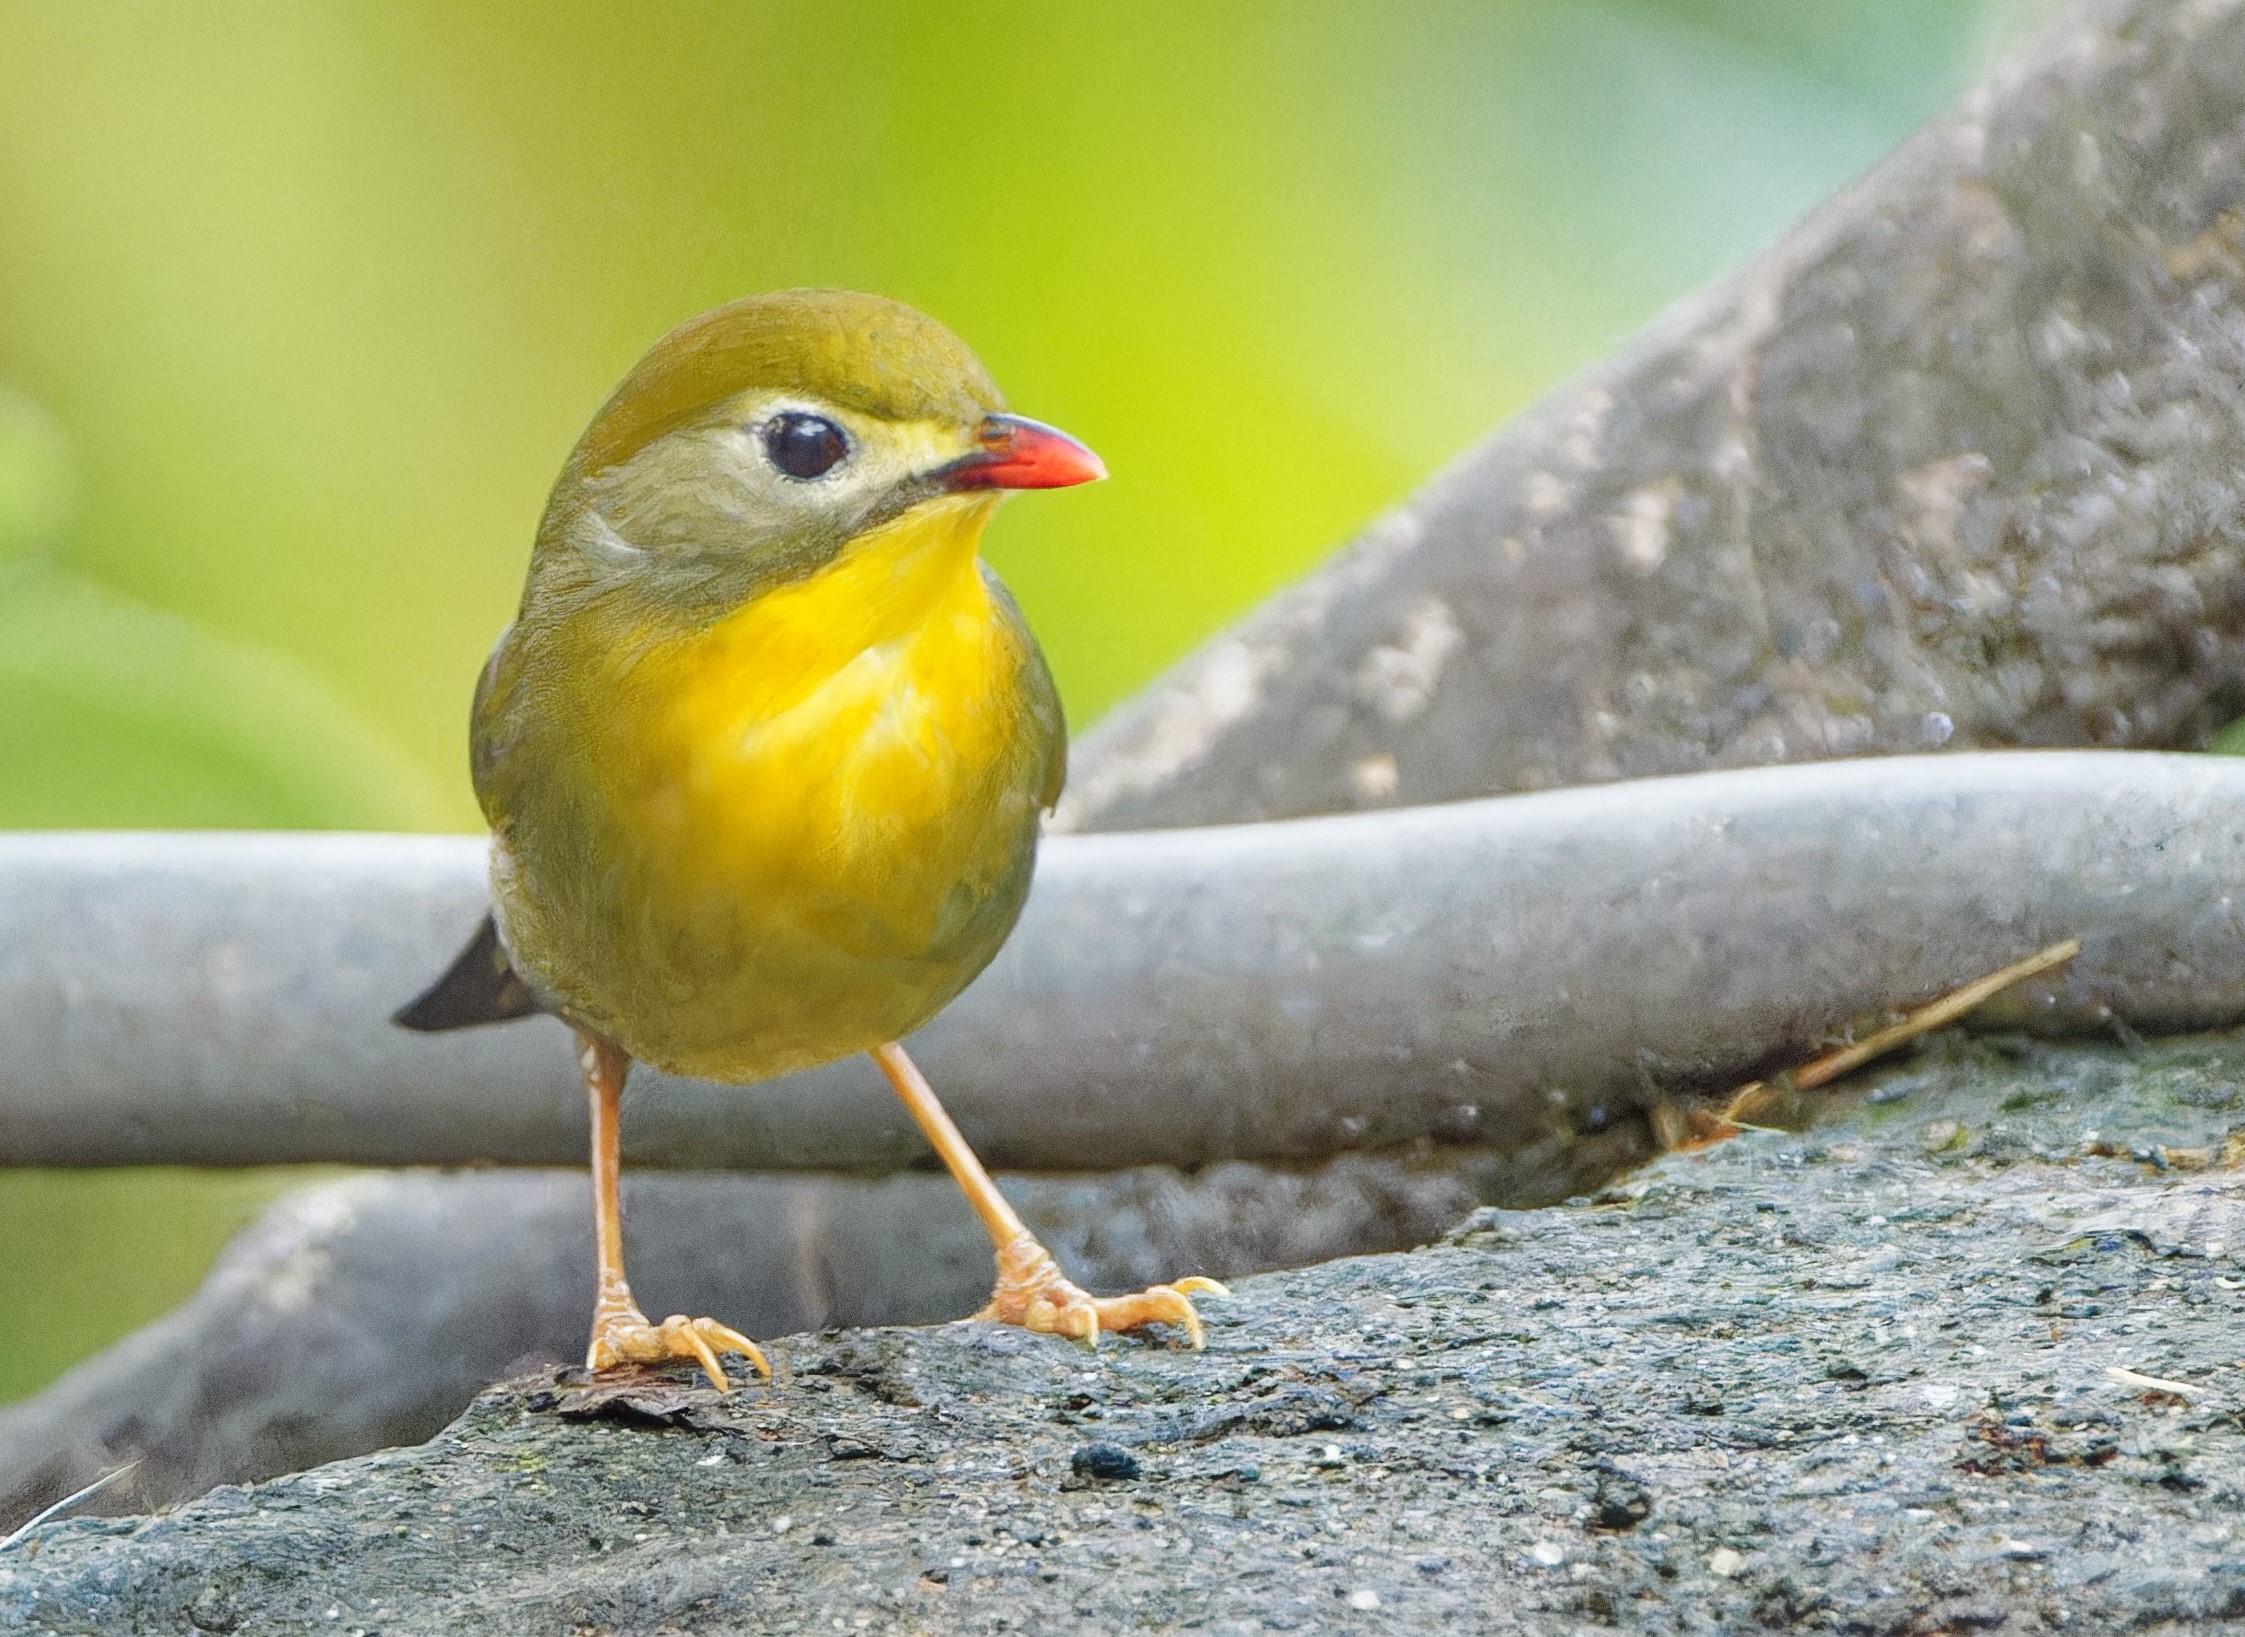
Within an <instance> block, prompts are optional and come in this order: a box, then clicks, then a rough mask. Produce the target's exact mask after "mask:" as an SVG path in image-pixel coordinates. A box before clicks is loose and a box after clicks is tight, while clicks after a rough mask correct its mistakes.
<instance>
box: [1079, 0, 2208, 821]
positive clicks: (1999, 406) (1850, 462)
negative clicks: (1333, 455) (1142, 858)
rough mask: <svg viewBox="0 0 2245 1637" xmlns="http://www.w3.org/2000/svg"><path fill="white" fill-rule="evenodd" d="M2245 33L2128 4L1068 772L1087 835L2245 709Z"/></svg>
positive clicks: (1840, 200)
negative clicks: (2244, 211) (2243, 196)
mask: <svg viewBox="0 0 2245 1637" xmlns="http://www.w3.org/2000/svg"><path fill="white" fill-rule="evenodd" d="M2241 175H2245V11H2241V10H2240V9H2239V8H2238V7H2237V6H2235V5H2231V4H2227V3H2204V4H2202V3H2188V4H2185V3H2179V0H2178V3H2169V0H2113V3H2101V4H2090V5H2085V6H2083V7H2081V8H2080V9H2078V10H2077V11H2075V12H2073V13H2071V14H2070V15H2069V20H2068V21H2067V22H2066V23H2064V24H2063V25H2062V26H2060V27H2059V28H2057V29H2056V30H2055V31H2054V32H2053V33H2052V34H2051V35H2050V36H2049V37H2048V39H2047V40H2046V41H2045V42H2044V43H2043V44H2042V45H2041V46H2040V47H2039V48H2037V49H2035V50H2034V51H2032V52H2031V53H2030V54H2029V55H2028V56H2026V57H2025V58H2023V59H2022V60H2020V61H2019V62H2017V63H2015V64H2014V65H2012V66H2011V67H2010V68H2009V69H2008V70H2006V71H2004V72H2003V73H2001V74H1999V75H1998V76H1997V77H1996V78H1995V79H1994V80H1993V81H1991V82H1990V83H1989V84H1987V85H1985V86H1983V87H1982V88H1981V89H1980V90H1978V91H1976V92H1974V93H1973V94H1972V95H1971V96H1969V97H1968V98H1966V99H1965V101H1964V103H1963V104H1962V105H1961V106H1960V107H1959V108H1958V109H1957V110H1956V111H1955V112H1953V113H1952V114H1949V115H1947V116H1945V117H1943V118H1940V119H1936V120H1934V121H1932V122H1931V123H1929V124H1928V125H1926V126H1925V127H1924V128H1922V129H1921V130H1920V131H1919V132H1918V133H1917V135H1915V136H1914V137H1912V138H1911V139H1910V140H1909V141H1908V142H1906V143H1904V144H1903V146H1902V147H1901V148H1900V149H1898V150H1897V151H1896V152H1895V153H1894V154H1893V155H1892V156H1890V157H1889V158H1888V159H1886V160H1885V161H1883V162H1882V163H1881V164H1879V165H1878V166H1877V167H1876V168H1874V169H1873V170H1872V171H1871V172H1870V173H1869V174H1868V175H1866V176H1865V177H1864V178H1863V179H1862V180H1860V181H1859V182H1857V183H1856V184H1855V185H1853V186H1852V187H1849V188H1847V189H1845V190H1844V191H1842V192H1841V193H1840V194H1839V195H1838V196H1836V197H1835V198H1833V199H1832V200H1831V201H1830V202H1829V203H1827V204H1826V205H1824V206H1823V207H1822V208H1821V209H1819V210H1817V211H1816V212H1814V213H1813V214H1812V215H1810V216H1809V217H1808V218H1807V219H1805V220H1804V221H1803V222H1801V223H1800V224H1799V225H1798V226H1797V227H1796V228H1794V229H1793V230H1792V231H1791V232H1790V233H1788V234H1787V235H1786V236H1785V237H1784V238H1783V239H1782V240H1780V241H1779V242H1778V243H1777V244H1776V245H1774V246H1773V247H1772V248H1771V249H1769V250H1768V251H1767V252H1765V253H1764V254H1762V255H1761V256H1759V257H1757V258H1756V259H1755V260H1754V261H1753V262H1752V263H1751V264H1749V265H1748V266H1747V267H1746V268H1745V269H1744V270H1743V271H1742V272H1740V273H1739V274H1738V275H1737V276H1736V277H1734V278H1732V279H1730V280H1728V281H1726V282H1724V283H1723V284H1720V285H1718V286H1717V287H1715V288H1714V289H1712V290H1710V291H1708V292H1707V293H1705V294H1704V295H1701V296H1698V297H1695V298H1693V299H1691V300H1689V301H1686V302H1684V303H1683V304H1681V305H1680V306H1678V307H1677V308H1675V309H1674V310H1672V311H1671V312H1669V313H1668V314H1666V315H1665V316H1664V317H1662V318H1661V319H1660V320H1659V321H1658V322H1656V323H1655V324H1653V325H1652V326H1651V327H1650V328H1649V329H1648V330H1646V331H1645V332H1644V333H1643V334H1641V335H1640V336H1638V337H1637V338H1636V339H1635V340H1633V341H1632V342H1631V343H1629V344H1628V345H1627V346H1626V347H1624V348H1623V349H1622V350H1621V351H1620V352H1619V353H1618V354H1617V355H1616V356H1615V357H1614V358H1613V359H1612V360H1611V361H1609V362H1607V363H1605V364H1603V365H1601V366H1599V367H1597V368H1594V369H1592V370H1591V371H1589V372H1588V373H1587V374H1585V375H1584V376H1582V377H1580V378H1579V379H1577V380H1576V381H1574V382H1573V383H1571V384H1570V385H1568V386H1566V387H1564V388H1562V389H1561V390H1559V391H1558V392H1556V393H1555V394H1553V395H1552V396H1551V397H1550V398H1549V399H1547V400H1546V401H1544V402H1543V403H1542V404H1540V405H1539V406H1537V407H1536V408H1535V409H1533V410H1532V411H1531V412H1529V413H1528V414H1526V415H1523V416H1522V417H1520V418H1519V419H1518V420H1516V421H1514V422H1512V423H1511V424H1510V425H1508V426H1506V427H1504V428H1503V429H1502V430H1501V431H1499V432H1497V433H1496V434H1495V435H1494V436H1492V437H1491V438H1490V439H1489V440H1488V441H1487V442H1486V443H1484V444H1483V445H1482V446H1481V447H1480V448H1479V449H1477V450H1475V451H1474V452H1473V453H1471V454H1469V455H1467V456H1466V457H1465V458H1464V459H1463V460H1461V461H1460V462H1458V463H1457V464H1456V465H1455V466H1453V467H1452V468H1450V469H1449V470H1448V471H1446V472H1444V473H1442V474H1441V475H1440V476H1438V477H1437V478H1435V479H1434V480H1433V481H1432V482H1430V483H1429V484H1427V485H1426V486H1425V487H1424V488H1423V489H1421V490H1420V491H1419V492H1418V493H1417V494H1416V495H1414V496H1413V497H1412V498H1411V499H1410V500H1408V501H1407V502H1405V503H1404V504H1403V505H1402V506H1401V507H1400V508H1398V509H1397V510H1396V511H1395V512H1394V513H1392V514H1391V515H1389V516H1388V517H1386V518H1384V519H1382V520H1381V521H1380V522H1378V523H1377V524H1375V525H1374V526H1373V527H1372V528H1371V529H1370V530H1368V531H1367V532H1366V533H1365V535H1364V536H1363V538H1362V539H1360V540H1358V541H1357V542H1356V543H1355V544H1353V545H1351V546H1350V547H1349V548H1348V549H1347V550H1345V551H1344V552H1342V553H1341V554H1340V555H1339V556H1338V557H1337V558H1335V559H1334V561H1333V562H1332V563H1331V564H1330V565H1329V566H1327V567H1326V568H1324V569H1322V570H1321V571H1319V572H1318V573H1315V574H1313V575H1311V576H1310V577H1309V578H1307V579H1306V580H1304V581H1302V582H1300V583H1299V584H1297V585H1295V586H1293V587H1291V588H1289V589H1288V590H1286V591H1285V592H1283V593H1281V594H1280V595H1278V596H1276V597H1274V598H1273V599H1272V600H1271V601H1270V602H1268V603H1267V604H1265V605H1264V606H1263V607H1262V608H1260V609H1258V610H1257V611H1256V612H1254V613H1252V614H1250V615H1249V616H1248V617H1247V618H1246V619H1245V620H1243V621H1241V622H1240V623H1239V624H1238V625H1236V626H1235V627H1233V628H1232V629H1231V630H1229V631H1227V632H1225V633H1223V634H1222V635H1220V636H1218V637H1216V638H1215V639H1213V640H1212V641H1210V642H1209V643H1208V644H1207V645H1206V646H1205V647H1203V648H1202V649H1201V650H1200V651H1199V652H1198V653H1196V654H1194V655H1193V656H1192V657H1191V658H1189V659H1187V660H1186V661H1185V662H1184V663H1183V664H1182V665H1180V666H1179V667H1178V668H1177V669H1176V670H1174V671H1173V672H1171V673H1170V674H1169V675H1168V676H1167V677H1165V678H1163V679H1162V680H1161V681H1160V682H1158V683H1157V684H1156V685H1155V686H1153V687H1152V688H1150V689H1148V690H1147V691H1145V692H1144V693H1142V694H1140V695H1139V696H1137V697H1136V698H1135V699H1133V700H1132V701H1131V702H1130V703H1129V704H1127V705H1126V706H1124V707H1122V708H1121V709H1119V710H1117V711H1116V712H1115V713H1114V714H1113V715H1112V716H1111V717H1110V718H1108V719H1107V721H1105V722H1104V723H1102V724H1101V725H1100V726H1099V727H1098V729H1097V730H1095V731H1094V732H1093V733H1091V734H1090V735H1089V736H1088V737H1086V738H1085V739H1084V740H1083V741H1082V742H1081V743H1080V744H1079V745H1078V746H1077V749H1076V753H1075V756H1074V758H1073V762H1072V765H1071V769H1070V779H1069V791H1068V795H1067V797H1066V799H1065V802H1064V804H1063V807H1062V810H1061V815H1060V818H1061V822H1062V824H1063V825H1067V826H1073V827H1076V828H1083V829H1128V828H1138V827H1143V826H1149V825H1182V824H1205V823H1212V822H1217V821H1226V820H1235V819H1249V818H1271V817H1282V816H1290V815H1295V814H1301V813H1313V812H1330V811H1342V810H1347V809H1350V808H1357V807H1380V806H1398V805H1406V804H1410V803H1417V802H1429V801H1449V800H1454V799H1457V798H1459V797H1465V796H1478V795H1488V794H1493V793H1497V792H1502V791H1511V790H1532V789H1541V788H1544V787H1547V786H1553V785H1573V784H1584V783H1591V782H1596V781H1603V780H1609V779H1616V778H1624V777H1631V776H1636V775H1643V774H1654V773H1671V772H1686V771H1692V770H1697V769H1701V768H1709V767H1731V766H1740V765H1745V764H1760V763H1771V762H1786V761H1802V760H1819V759H1823V758H1828V757H1834V756H1849V755H1862V754H1870V753H1894V752H1899V751H1922V750H1934V749H1942V748H1966V747H1979V748H2000V747H2006V746H2017V745H2033V746H2041V745H2109V746H2136V747H2147V746H2150V747H2165V748H2174V749H2195V748H2198V747H2199V746H2201V745H2202V744H2204V743H2205V741H2206V738H2207V736H2208V735H2209V734H2210V733H2211V732H2212V731H2214V730H2215V729H2217V728H2219V727H2220V726H2222V725H2223V724H2224V723H2225V722H2227V721H2229V720H2231V719H2232V718H2234V717H2236V716H2238V715H2240V714H2241V713H2245V515H2241V506H2245V484H2241V482H2240V477H2239V474H2240V473H2241V472H2245V400H2241V399H2240V397H2239V395H2238V392H2237V381H2238V378H2239V376H2240V374H2241V373H2245V340H2241V337H2245V230H2241V229H2240V227H2239V223H2240V220H2241V219H2245V218H2241V217H2240V214H2239V205H2240V202H2241V201H2240V195H2239V184H2238V181H2237V179H2238V177H2240V176H2241Z"/></svg>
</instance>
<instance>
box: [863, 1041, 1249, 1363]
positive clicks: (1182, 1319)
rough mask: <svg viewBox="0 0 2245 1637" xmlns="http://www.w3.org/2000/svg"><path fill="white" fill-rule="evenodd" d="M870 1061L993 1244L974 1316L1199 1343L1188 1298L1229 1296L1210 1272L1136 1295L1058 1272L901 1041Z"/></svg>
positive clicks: (1052, 1329) (1093, 1334) (1093, 1337)
mask: <svg viewBox="0 0 2245 1637" xmlns="http://www.w3.org/2000/svg"><path fill="white" fill-rule="evenodd" d="M873 1061H874V1062H876V1063H878V1064H879V1065H880V1066H881V1072H882V1073H883V1074H885V1075H887V1076H888V1081H889V1084H890V1086H891V1087H893V1088H894V1089H895V1091H896V1094H897V1096H898V1097H900V1098H902V1099H903V1101H904V1106H905V1107H906V1108H907V1109H909V1110H911V1112H912V1118H913V1120H914V1121H915V1122H917V1123H918V1125H919V1127H920V1131H921V1134H922V1135H924V1136H925V1137H926V1138H927V1139H928V1145H929V1146H930V1147H932V1148H933V1149H934V1150H935V1151H936V1154H937V1155H938V1156H939V1157H940V1158H941V1159H942V1161H943V1163H944V1165H945V1166H946V1167H947V1168H948V1169H949V1170H950V1172H951V1176H952V1178H953V1180H954V1181H956V1182H957V1183H958V1184H959V1191H960V1192H961V1193H963V1194H965V1195H966V1196H967V1203H968V1204H969V1205H971V1206H973V1207H974V1214H975V1215H976V1216H978V1217H980V1218H981V1219H982V1226H983V1228H984V1230H985V1231H986V1232H988V1234H989V1235H990V1243H991V1244H992V1245H993V1246H994V1247H996V1249H997V1253H998V1283H997V1287H996V1288H995V1289H994V1290H992V1291H991V1292H990V1305H989V1306H987V1307H985V1308H984V1309H983V1310H982V1311H981V1312H979V1313H977V1314H976V1315H975V1317H976V1318H978V1319H995V1320H997V1321H998V1322H999V1323H1000V1324H1018V1325H1020V1326H1022V1327H1023V1328H1024V1329H1028V1330H1041V1331H1044V1332H1046V1333H1048V1334H1051V1335H1060V1336H1073V1337H1075V1338H1076V1339H1077V1340H1078V1341H1084V1342H1090V1343H1092V1344H1093V1345H1095V1346H1096V1345H1097V1344H1098V1341H1099V1333H1100V1332H1101V1331H1103V1330H1136V1329H1137V1328H1138V1327H1139V1326H1141V1325H1147V1324H1174V1325H1178V1326H1180V1327H1182V1328H1183V1330H1184V1332H1185V1334H1186V1335H1188V1336H1190V1337H1191V1338H1192V1342H1193V1346H1194V1347H1196V1348H1198V1347H1199V1346H1200V1345H1201V1342H1202V1338H1201V1327H1200V1315H1199V1314H1198V1313H1196V1312H1194V1311H1193V1303H1192V1298H1193V1297H1195V1296H1229V1295H1230V1294H1231V1292H1230V1291H1228V1290H1226V1289H1225V1288H1224V1287H1223V1286H1222V1285H1220V1284H1218V1283H1217V1282H1216V1281H1215V1280H1214V1279H1204V1278H1201V1277H1199V1276H1198V1275H1195V1276H1194V1277H1192V1278H1189V1279H1179V1280H1178V1281H1177V1282H1176V1283H1175V1284H1168V1285H1154V1286H1152V1287H1151V1288H1149V1289H1146V1290H1141V1291H1139V1292H1138V1293H1137V1294H1136V1295H1133V1296H1094V1295H1092V1294H1091V1293H1090V1292H1089V1291H1087V1290H1084V1289H1083V1288H1082V1287H1080V1286H1078V1285H1076V1284H1073V1283H1071V1282H1070V1281H1069V1280H1068V1279H1067V1278H1066V1276H1064V1275H1063V1274H1062V1273H1061V1271H1060V1267H1059V1264H1058V1263H1056V1262H1054V1261H1053V1259H1052V1253H1051V1252H1050V1251H1048V1250H1046V1249H1045V1248H1044V1246H1042V1245H1040V1244H1038V1243H1037V1239H1036V1236H1035V1235H1034V1234H1032V1233H1031V1232H1030V1231H1029V1230H1028V1229H1027V1228H1026V1227H1024V1226H1023V1225H1022V1221H1021V1218H1020V1217H1019V1216H1018V1215H1016V1214H1015V1212H1014V1208H1013V1206H1012V1205H1010V1204H1008V1203H1007V1201H1006V1196H1005V1195H1003V1194H1001V1193H999V1192H998V1189H997V1185H996V1184H995V1183H993V1182H992V1181H991V1180H990V1173H989V1172H987V1171H985V1170H984V1169H983V1168H982V1162H981V1161H980V1160H978V1159H976V1158H975V1157H974V1150H973V1149H971V1148H969V1147H968V1146H967V1142H966V1139H965V1138H964V1137H962V1136H960V1135H959V1128H958V1127H957V1126H955V1125H953V1124H952V1123H951V1116H950V1115H948V1114H946V1113H945V1112H944V1111H943V1105H942V1104H941V1103H939V1102H937V1101H936V1096H935V1093H934V1092H933V1091H932V1090H930V1089H929V1087H928V1082H927V1080H926V1078H925V1077H924V1076H923V1075H922V1074H921V1073H920V1070H919V1068H918V1066H917V1065H916V1064H914V1063H913V1061H912V1059H911V1058H909V1057H907V1056H906V1055H905V1052H904V1048H903V1047H902V1046H899V1045H897V1044H896V1043H895V1042H893V1041H892V1042H890V1043H889V1044H888V1045H886V1046H876V1047H875V1048H874V1049H873Z"/></svg>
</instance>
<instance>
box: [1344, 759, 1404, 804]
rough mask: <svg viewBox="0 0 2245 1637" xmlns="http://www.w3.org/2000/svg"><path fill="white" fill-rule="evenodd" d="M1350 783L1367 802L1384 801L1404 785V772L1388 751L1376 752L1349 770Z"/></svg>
mask: <svg viewBox="0 0 2245 1637" xmlns="http://www.w3.org/2000/svg"><path fill="white" fill-rule="evenodd" d="M1349 783H1350V784H1352V785H1354V786H1355V787H1356V793H1357V794H1358V795H1360V796H1362V797H1363V798H1364V799H1365V800H1366V801H1383V800H1385V799H1386V798H1387V797H1389V796H1392V795H1394V794H1395V792H1396V789H1397V787H1398V786H1400V785H1401V784H1402V783H1403V770H1402V769H1401V768H1400V767H1398V766H1397V765H1396V761H1395V758H1394V757H1393V756H1390V755H1389V754H1388V753H1387V752H1386V751H1384V750H1379V751H1374V752H1373V753H1372V754H1371V755H1369V756H1366V757H1363V758H1361V759H1359V760H1358V762H1357V763H1356V765H1355V766H1353V767H1351V768H1350V769H1349Z"/></svg>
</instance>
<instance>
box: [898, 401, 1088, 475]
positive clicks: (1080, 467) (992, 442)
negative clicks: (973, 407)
mask: <svg viewBox="0 0 2245 1637" xmlns="http://www.w3.org/2000/svg"><path fill="white" fill-rule="evenodd" d="M975 435H976V437H977V439H978V440H979V441H980V442H981V444H982V447H981V448H980V449H977V450H976V451H975V452H974V453H973V454H971V455H966V456H963V457H962V458H960V459H958V460H955V461H953V462H952V463H951V464H950V465H948V466H946V467H944V468H943V470H942V471H940V472H938V473H937V474H936V478H937V480H938V481H939V482H941V483H942V485H943V486H944V487H945V488H946V489H1066V488H1069V487H1071V486H1073V485H1075V484H1078V483H1096V482H1098V481H1099V479H1101V478H1103V477H1105V476H1106V475H1107V466H1106V463H1105V462H1104V461H1102V460H1101V459H1100V458H1099V457H1098V456H1097V455H1095V454H1093V453H1092V452H1091V451H1090V450H1089V449H1086V448H1085V447H1084V446H1083V445H1082V444H1080V443H1078V442H1077V441H1076V440H1075V439H1074V438H1071V437H1070V436H1068V434H1067V433H1065V432H1063V431H1061V430H1060V428H1058V427H1057V426H1047V425H1045V423H1044V422H1042V421H1032V420H1030V419H1028V418H1027V417H1026V416H1022V415H988V416H985V417H984V418H983V422H982V425H981V427H980V428H979V429H978V431H977V432H976V434H975Z"/></svg>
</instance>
